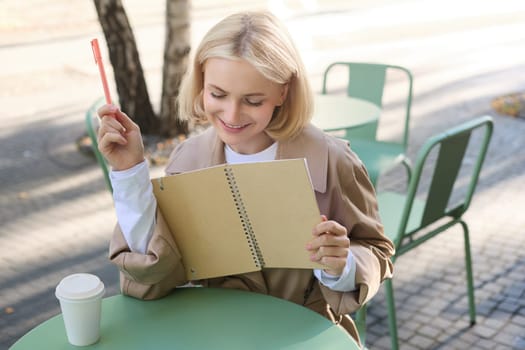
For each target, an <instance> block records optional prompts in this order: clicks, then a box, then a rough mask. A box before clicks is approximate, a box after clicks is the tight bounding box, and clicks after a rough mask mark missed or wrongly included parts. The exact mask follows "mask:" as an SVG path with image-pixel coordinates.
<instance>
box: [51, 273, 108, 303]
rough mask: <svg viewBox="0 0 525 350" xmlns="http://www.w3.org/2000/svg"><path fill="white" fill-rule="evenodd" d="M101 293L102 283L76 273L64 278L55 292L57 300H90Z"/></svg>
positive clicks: (90, 276) (85, 274) (94, 278)
mask: <svg viewBox="0 0 525 350" xmlns="http://www.w3.org/2000/svg"><path fill="white" fill-rule="evenodd" d="M103 293H104V283H102V281H101V280H100V279H99V278H98V277H97V276H95V275H92V274H89V273H76V274H73V275H69V276H66V277H64V278H63V279H62V281H60V283H59V284H58V286H57V287H56V291H55V295H56V296H57V298H63V299H71V300H81V299H90V298H94V297H98V296H99V295H101V294H103Z"/></svg>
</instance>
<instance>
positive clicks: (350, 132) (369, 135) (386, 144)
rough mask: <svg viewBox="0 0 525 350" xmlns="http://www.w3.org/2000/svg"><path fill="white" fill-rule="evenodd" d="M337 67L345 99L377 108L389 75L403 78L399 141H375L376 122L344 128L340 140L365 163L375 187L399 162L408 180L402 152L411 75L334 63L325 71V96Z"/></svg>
mask: <svg viewBox="0 0 525 350" xmlns="http://www.w3.org/2000/svg"><path fill="white" fill-rule="evenodd" d="M337 67H343V68H344V69H345V70H346V69H347V71H348V82H347V87H346V93H347V95H348V96H351V97H356V98H360V99H364V100H366V101H369V102H371V103H373V104H375V105H377V106H379V107H380V108H383V92H384V90H385V85H386V78H387V74H388V72H392V73H394V72H395V73H394V74H396V75H400V76H403V77H406V81H407V88H406V91H403V100H402V102H403V105H404V113H403V114H404V120H402V121H401V120H400V123H401V122H402V123H403V131H402V135H401V137H400V138H399V139H397V140H394V141H386V140H380V139H378V137H377V130H378V125H379V120H377V121H375V122H371V123H368V124H365V125H362V126H360V127H352V128H348V129H345V130H344V134H343V135H342V136H340V137H342V138H344V139H346V140H348V141H349V142H350V146H351V147H352V149H353V150H354V151H355V152H356V153H357V155H359V157H360V158H361V160H362V161H363V163H364V164H365V166H366V168H367V170H368V173H369V176H370V179H371V180H372V183H373V184H374V185H376V184H377V180H378V178H379V176H380V175H381V173H384V172H386V171H388V170H390V169H392V168H393V167H394V166H396V165H397V164H399V163H401V164H403V165H404V166H405V168H406V171H407V176H408V179H410V176H411V165H410V160H409V159H408V157H407V156H406V155H405V153H406V149H407V145H408V137H409V121H410V109H411V105H412V85H413V78H412V73H411V72H410V71H409V70H408V69H406V68H404V67H400V66H394V65H388V64H376V63H361V62H334V63H332V64H330V65H329V66H328V67H327V68H326V69H325V71H324V74H323V86H322V90H321V93H322V94H327V93H328V88H327V83H328V77H329V76H332V75H335V74H336V72H337V69H338V68H337ZM345 79H346V78H345ZM341 131H343V130H341ZM337 135H338V136H339V135H340V134H339V133H337Z"/></svg>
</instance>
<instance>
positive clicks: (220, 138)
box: [98, 12, 394, 339]
mask: <svg viewBox="0 0 525 350" xmlns="http://www.w3.org/2000/svg"><path fill="white" fill-rule="evenodd" d="M312 101H313V98H312V93H311V89H310V86H309V83H308V80H307V77H306V72H305V68H304V66H303V63H302V60H301V58H300V56H299V54H298V52H297V49H296V48H295V46H294V44H293V42H292V40H291V38H290V36H289V34H288V32H287V30H286V29H285V27H284V26H283V25H282V23H280V22H279V21H278V20H277V19H276V18H275V17H274V16H273V15H271V14H269V13H266V12H247V13H238V14H234V15H231V16H229V17H227V18H225V19H223V20H222V21H220V22H219V23H218V24H217V25H215V26H214V27H213V28H212V29H211V30H210V31H209V32H208V33H207V34H206V35H205V37H204V38H203V40H202V42H201V44H200V46H199V47H198V48H197V51H196V53H195V58H194V62H193V65H192V67H190V71H189V73H188V75H187V76H186V78H185V80H184V81H183V84H182V87H181V92H180V95H179V107H180V116H181V117H182V118H185V119H187V120H191V121H194V122H208V123H209V124H210V125H211V127H209V128H208V129H207V130H206V131H204V132H203V133H202V134H200V135H198V136H194V137H192V138H189V139H188V140H186V141H185V142H183V143H181V144H180V145H179V146H178V147H177V148H176V149H175V150H174V152H173V154H172V156H171V158H170V161H169V164H168V165H167V168H166V173H167V174H174V173H180V172H186V171H190V170H195V169H199V168H203V167H209V166H213V165H218V164H222V163H240V162H251V161H264V160H274V159H287V158H306V159H307V163H308V167H309V171H310V175H311V178H312V182H313V185H314V189H315V195H316V199H317V203H318V205H319V209H320V211H321V213H322V214H323V215H324V220H323V221H322V222H321V223H319V224H318V225H316V226H315V227H312V240H311V241H310V242H307V243H306V242H297V244H300V245H305V243H306V247H305V254H309V255H310V259H311V260H313V261H319V262H322V263H323V265H324V266H326V267H327V268H326V269H324V270H313V271H312V270H306V269H303V270H300V269H263V270H262V271H258V272H253V273H247V274H242V275H235V276H224V277H218V278H212V279H208V280H201V281H197V283H199V284H202V285H203V286H205V287H207V286H209V287H222V288H236V289H245V290H250V291H254V292H259V293H264V294H270V295H273V296H276V297H279V298H283V299H286V300H289V301H292V302H294V303H298V304H301V305H304V306H305V307H308V308H310V309H312V310H314V311H317V312H318V313H321V314H323V315H324V316H326V317H328V318H329V319H331V320H333V321H334V322H338V323H341V325H342V326H343V327H345V329H347V330H348V331H349V332H350V334H351V335H352V336H354V338H356V339H358V336H357V332H356V330H355V326H354V324H353V322H352V320H351V319H350V318H349V317H348V316H347V314H348V313H351V312H353V311H355V310H357V309H358V308H359V307H360V306H361V305H362V304H363V303H365V302H367V301H368V300H370V299H371V298H372V297H373V296H374V295H375V294H376V292H377V290H378V288H379V286H380V284H381V282H382V281H383V280H384V279H385V278H389V277H390V276H391V274H392V264H391V261H390V257H391V256H392V254H393V252H394V250H393V246H392V243H391V242H390V241H389V240H388V238H386V236H385V235H384V233H383V227H382V225H381V223H380V221H379V217H378V211H377V202H376V198H375V192H374V189H373V187H372V185H371V183H370V181H369V179H368V175H367V172H366V169H365V168H364V166H363V164H362V163H361V161H360V160H359V158H358V157H357V156H356V155H355V154H354V153H353V152H352V151H351V149H350V148H349V146H348V144H347V143H346V142H344V141H342V140H339V139H336V138H334V137H331V136H328V135H326V134H324V133H323V132H322V131H320V130H318V129H317V128H315V127H314V126H312V125H311V124H310V123H309V120H310V117H311V114H312V109H313V106H312ZM99 115H100V116H101V119H102V122H101V127H100V130H99V135H98V136H99V149H100V151H101V152H102V153H103V154H104V156H105V157H106V159H107V160H108V162H109V163H110V165H111V166H112V169H113V170H112V172H111V179H112V185H113V189H114V201H115V208H116V211H117V217H118V225H117V227H116V229H115V232H114V236H113V239H112V241H111V245H110V258H111V260H112V261H113V262H114V263H115V264H116V265H117V266H118V267H119V269H120V271H121V288H122V292H123V293H125V294H129V295H132V296H134V297H137V298H143V299H152V298H159V297H162V296H164V295H166V294H168V293H169V292H170V291H171V290H172V289H173V288H175V287H177V286H180V285H183V284H186V283H187V282H188V281H187V280H186V279H185V274H184V269H183V266H182V262H181V256H180V253H179V252H178V249H177V245H176V243H175V241H174V240H173V236H172V234H173V235H174V236H176V235H177V232H173V233H171V232H169V230H168V228H167V226H166V224H165V221H164V218H163V217H162V214H161V213H160V211H157V210H156V202H155V198H154V196H153V193H152V187H151V183H150V181H149V174H148V167H147V164H146V162H145V160H144V150H143V147H142V139H141V136H140V130H139V128H138V127H137V126H136V125H135V124H134V123H133V122H132V121H131V120H130V119H129V118H128V116H126V115H125V114H124V113H122V112H121V111H120V110H119V109H118V108H117V107H116V106H113V105H105V106H103V107H101V108H100V109H99ZM276 200H278V198H276ZM283 234H286V232H283Z"/></svg>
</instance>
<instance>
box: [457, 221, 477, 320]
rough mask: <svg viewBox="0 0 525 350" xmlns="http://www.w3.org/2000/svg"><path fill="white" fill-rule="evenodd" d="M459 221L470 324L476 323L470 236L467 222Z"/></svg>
mask: <svg viewBox="0 0 525 350" xmlns="http://www.w3.org/2000/svg"><path fill="white" fill-rule="evenodd" d="M459 223H460V224H461V226H462V227H463V236H464V238H465V266H466V270H467V293H468V304H469V305H468V306H469V313H470V326H473V325H475V324H476V302H475V299H474V277H473V273H472V256H471V253H470V238H469V230H468V226H467V224H466V223H465V222H464V221H463V220H460V221H459Z"/></svg>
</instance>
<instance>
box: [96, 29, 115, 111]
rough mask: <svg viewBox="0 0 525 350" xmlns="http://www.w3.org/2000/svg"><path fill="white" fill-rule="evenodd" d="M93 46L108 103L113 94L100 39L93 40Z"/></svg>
mask: <svg viewBox="0 0 525 350" xmlns="http://www.w3.org/2000/svg"><path fill="white" fill-rule="evenodd" d="M91 48H92V50H93V56H94V57H95V63H96V64H97V65H98V71H99V72H100V79H101V80H102V87H103V88H104V96H106V103H107V104H111V95H110V94H109V87H108V81H107V79H106V72H105V70H104V63H103V62H102V55H101V54H100V47H99V46H98V39H93V40H91Z"/></svg>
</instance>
